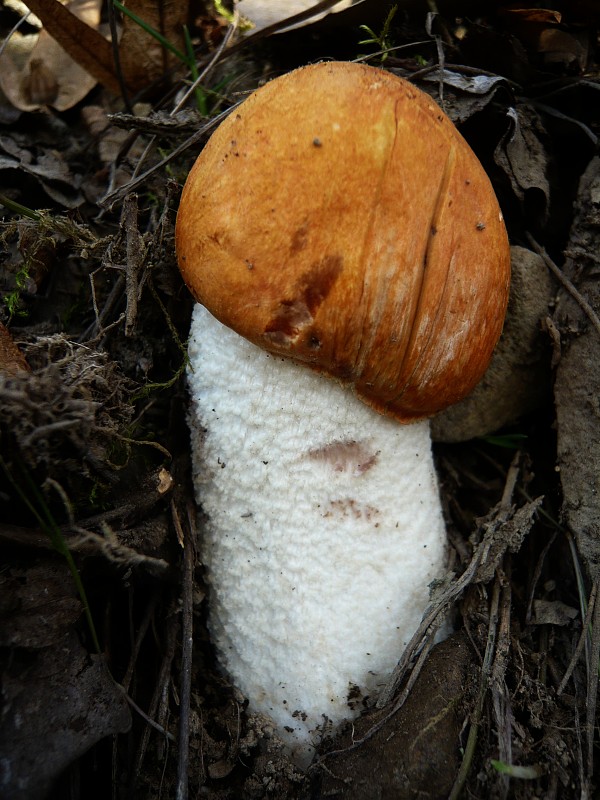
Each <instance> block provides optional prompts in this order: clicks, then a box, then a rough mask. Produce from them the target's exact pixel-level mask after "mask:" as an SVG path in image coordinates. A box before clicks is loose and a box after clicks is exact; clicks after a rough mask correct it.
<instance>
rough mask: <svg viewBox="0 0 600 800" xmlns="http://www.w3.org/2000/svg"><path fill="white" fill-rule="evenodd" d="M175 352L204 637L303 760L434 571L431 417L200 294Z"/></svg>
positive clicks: (394, 652)
mask: <svg viewBox="0 0 600 800" xmlns="http://www.w3.org/2000/svg"><path fill="white" fill-rule="evenodd" d="M189 354H190V363H191V367H192V370H193V371H192V372H190V375H189V385H190V390H191V396H192V401H193V408H192V445H193V453H194V480H195V486H196V492H197V501H198V503H199V505H200V506H201V507H202V509H203V511H204V514H205V517H206V518H205V521H204V522H203V524H202V533H201V535H202V545H201V557H202V560H203V563H204V564H205V566H206V570H207V577H208V581H209V586H210V592H211V596H210V625H211V632H212V636H213V639H214V643H215V645H216V648H217V650H218V653H219V656H220V659H221V660H222V663H223V665H224V667H225V668H226V670H227V672H228V673H229V674H230V676H231V678H232V680H233V681H234V683H235V685H236V686H237V687H238V688H239V689H240V690H241V691H242V692H243V693H244V695H245V696H246V697H247V698H248V699H249V703H250V709H251V710H252V711H256V712H262V713H264V714H266V715H268V716H270V717H271V718H272V719H273V720H274V722H275V723H276V725H277V727H278V732H279V734H280V736H281V737H282V738H283V739H284V741H285V742H286V743H287V744H288V745H289V747H290V748H291V750H292V751H293V753H294V756H295V758H296V760H297V761H299V762H301V763H304V764H306V763H307V761H308V759H309V758H310V755H311V754H312V747H313V745H314V744H317V743H318V741H319V739H320V737H321V735H322V733H323V732H324V731H328V730H330V729H332V728H333V727H335V726H336V725H338V724H339V723H340V722H341V721H342V720H345V719H349V718H352V717H353V716H356V714H357V713H358V712H359V711H360V710H361V709H362V708H363V707H364V700H365V698H366V697H371V698H373V696H374V695H376V694H377V692H378V690H379V688H380V687H382V686H383V685H384V684H385V682H386V680H387V679H388V677H389V675H390V673H391V671H392V669H393V668H394V665H395V664H396V662H397V660H398V658H399V657H400V655H401V654H402V651H403V648H404V647H405V645H406V643H407V642H408V640H409V639H410V637H411V635H412V634H413V633H414V631H415V629H416V628H417V626H418V624H419V622H420V620H421V616H422V613H423V611H424V609H425V607H426V606H427V604H428V598H429V588H428V586H429V584H430V583H431V581H433V580H434V579H435V578H436V577H439V576H440V575H441V574H442V572H443V569H444V561H445V529H444V524H443V520H442V514H441V510H440V501H439V494H438V486H437V481H436V475H435V471H434V467H433V462H432V457H431V444H430V438H429V426H428V423H427V422H421V423H416V424H413V425H408V426H404V425H400V424H398V423H396V422H395V421H394V420H392V419H389V418H386V417H383V416H381V415H379V414H377V413H375V412H374V411H372V410H371V409H370V408H368V407H367V406H365V405H364V404H363V403H361V402H360V401H359V400H357V399H356V398H355V397H354V396H353V394H352V393H351V392H350V391H348V390H345V389H343V388H342V387H341V386H339V385H338V384H337V383H336V382H335V381H333V380H331V379H329V378H326V377H323V376H321V375H319V374H316V373H314V372H312V371H311V370H310V369H307V368H306V367H302V366H298V365H296V364H294V363H292V362H289V361H286V360H283V359H281V358H279V357H277V356H273V355H270V354H268V353H266V352H263V351H262V350H260V349H258V348H257V347H256V346H254V345H252V344H250V343H249V342H247V341H246V340H244V339H243V338H242V337H240V336H238V335H237V334H236V333H234V332H233V331H231V330H230V329H228V328H225V327H224V326H223V325H221V323H219V322H217V321H216V320H215V319H214V317H212V316H211V315H210V314H209V313H208V312H207V311H206V310H205V309H204V308H203V307H202V306H200V305H198V306H196V308H195V312H194V318H193V323H192V331H191V339H190V347H189Z"/></svg>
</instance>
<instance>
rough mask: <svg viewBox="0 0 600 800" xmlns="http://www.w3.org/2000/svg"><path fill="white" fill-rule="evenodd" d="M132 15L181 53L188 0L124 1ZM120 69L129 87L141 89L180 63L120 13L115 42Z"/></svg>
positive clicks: (135, 23) (153, 38)
mask: <svg viewBox="0 0 600 800" xmlns="http://www.w3.org/2000/svg"><path fill="white" fill-rule="evenodd" d="M126 5H127V8H128V9H129V11H131V12H132V13H133V14H136V15H137V16H138V17H140V19H143V20H144V22H145V23H146V24H147V25H149V26H150V27H151V28H153V29H154V30H155V31H158V33H160V34H161V35H162V36H164V38H165V39H166V40H167V41H168V42H169V43H170V44H172V45H173V46H174V47H176V48H177V49H178V50H179V51H180V52H181V53H185V40H184V35H183V27H184V25H185V24H186V23H187V22H188V5H189V4H188V2H178V1H177V0H162V1H161V2H158V3H157V2H156V1H155V0H127V3H126ZM119 57H120V59H121V69H122V71H123V74H124V75H125V76H126V77H127V84H128V86H130V87H131V88H132V89H136V90H139V89H142V88H144V87H145V86H148V84H150V83H151V82H152V81H155V80H158V79H160V78H161V77H162V76H163V75H165V73H166V72H167V71H168V70H170V69H172V68H173V67H177V66H178V65H180V66H181V67H183V66H184V65H183V62H181V61H180V60H179V59H177V57H176V56H175V55H173V53H170V52H169V51H168V50H167V49H166V48H165V47H163V46H162V45H161V44H160V42H158V41H157V40H156V38H155V37H153V36H152V35H151V34H150V33H148V32H147V31H145V30H144V29H143V28H142V27H141V26H140V25H139V24H138V23H137V22H135V20H132V19H131V17H128V16H127V15H126V14H124V15H123V35H122V36H121V40H120V44H119Z"/></svg>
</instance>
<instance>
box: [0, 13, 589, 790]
mask: <svg viewBox="0 0 600 800" xmlns="http://www.w3.org/2000/svg"><path fill="white" fill-rule="evenodd" d="M400 5H401V6H402V9H400V10H399V11H398V12H397V14H396V16H395V17H394V19H393V22H392V25H391V28H390V31H389V42H390V43H391V44H392V45H393V46H395V47H398V48H400V47H402V48H403V49H398V50H394V51H392V52H391V53H390V54H389V55H388V57H387V58H386V59H385V61H384V64H383V66H384V67H385V68H386V69H391V70H393V71H394V72H396V73H397V74H398V75H401V76H403V77H406V78H408V79H411V80H414V82H415V83H416V84H417V85H418V86H420V87H421V88H423V89H424V90H425V91H428V92H429V93H430V94H431V95H432V96H433V97H434V98H435V99H436V100H437V101H438V102H440V104H441V105H442V106H443V107H444V108H445V110H446V112H447V113H448V114H449V115H450V116H451V118H452V119H453V120H454V121H455V123H456V124H457V126H458V127H459V129H460V130H461V132H462V133H463V135H464V136H465V137H466V138H467V140H468V141H469V143H470V144H471V146H472V147H473V149H474V150H475V152H476V153H477V155H478V156H479V158H480V160H481V161H482V163H483V165H484V166H485V168H486V170H487V171H488V174H489V175H490V177H491V179H492V182H493V184H494V187H495V189H496V192H497V195H498V198H499V201H500V203H501V206H502V210H503V213H504V216H505V219H506V220H507V226H508V230H509V235H510V239H511V244H513V245H519V246H521V247H523V248H526V249H527V250H529V251H531V252H532V253H535V254H536V257H537V258H538V259H540V258H541V259H543V261H544V263H545V265H546V267H547V269H548V270H549V274H550V275H551V283H550V284H549V285H550V290H549V295H548V298H547V302H545V303H544V305H545V308H544V310H543V312H540V313H537V312H536V314H535V315H534V318H533V323H532V324H533V325H534V327H535V338H533V339H532V341H534V342H535V345H534V346H535V349H536V352H535V353H532V352H531V350H529V351H528V353H529V356H528V358H530V359H531V361H530V362H528V363H527V364H521V365H520V366H521V367H523V371H524V372H527V371H528V372H529V374H530V376H534V379H533V380H531V381H530V382H529V383H527V384H526V385H527V387H528V388H527V391H524V392H522V394H523V395H524V397H523V398H522V399H521V400H520V401H519V408H518V409H515V408H514V404H511V406H510V408H511V410H510V413H508V412H507V413H506V414H504V412H503V411H502V410H500V409H501V408H502V397H501V395H502V390H501V389H500V390H498V392H496V393H495V394H498V395H499V396H498V397H497V398H496V399H497V401H498V411H497V412H496V416H495V420H496V422H497V424H496V425H494V426H493V427H494V428H499V430H493V431H492V430H488V431H487V433H490V434H491V433H493V434H494V436H478V437H477V438H469V439H468V440H467V441H462V442H459V441H455V439H456V437H454V436H452V435H444V434H440V436H442V438H444V440H445V441H443V442H442V441H439V442H438V443H437V444H436V445H435V455H436V460H437V465H438V469H439V475H440V481H441V486H442V493H443V501H444V506H445V512H446V516H447V522H448V532H449V539H450V543H451V548H452V559H451V567H452V577H451V579H450V580H449V581H448V583H447V584H444V586H442V587H440V588H439V591H438V593H437V595H436V596H435V597H434V607H435V608H437V609H438V610H440V611H441V610H447V609H450V613H451V619H452V625H453V628H454V631H455V632H454V633H453V634H452V635H451V636H450V637H449V638H448V639H447V640H446V641H444V642H442V643H441V644H437V645H435V646H434V645H432V643H430V642H429V643H428V642H427V639H425V645H424V649H423V650H418V649H417V650H416V651H414V652H411V653H410V654H409V656H406V655H405V657H404V659H403V660H402V661H401V665H400V666H401V669H400V670H399V673H398V675H397V676H396V680H395V681H394V682H393V684H391V685H390V687H389V692H388V693H387V701H388V702H387V704H386V705H385V706H384V707H383V708H370V709H368V710H367V711H366V713H365V715H364V716H363V717H361V719H360V720H358V722H357V723H356V725H355V726H354V727H353V728H352V729H351V730H348V731H342V732H341V734H340V736H339V738H338V740H336V741H333V742H327V743H326V744H325V745H324V746H323V748H322V752H321V753H320V754H319V756H318V758H317V760H316V762H315V764H314V765H313V767H312V768H311V769H310V770H309V772H308V773H307V774H306V775H304V774H302V773H300V772H299V771H298V770H297V769H295V768H294V767H293V765H292V764H290V763H289V761H288V760H287V758H286V755H285V753H284V752H283V750H282V748H281V746H280V745H279V743H278V741H277V738H276V736H275V734H274V732H273V730H272V727H271V726H270V724H269V721H268V720H265V719H261V718H256V717H252V716H250V715H248V714H247V713H246V710H245V708H246V701H245V698H243V697H241V696H240V695H239V693H237V691H236V690H235V687H233V686H231V685H230V684H229V682H228V681H227V678H226V677H225V676H223V675H222V674H221V673H220V671H219V668H218V665H217V663H216V661H215V658H214V654H213V651H212V648H211V642H210V637H209V634H208V631H207V628H206V602H207V601H206V596H205V587H204V583H203V571H202V564H201V563H199V561H198V559H197V558H196V555H195V552H196V551H195V546H196V542H197V537H198V535H199V530H198V528H197V524H196V508H195V504H194V499H193V491H192V488H191V479H190V464H189V449H188V434H187V429H186V424H185V415H186V409H187V396H186V385H185V366H186V354H185V352H186V347H185V343H186V339H187V333H188V328H189V321H190V314H191V310H192V299H191V297H190V296H189V294H188V292H187V290H186V288H185V287H184V285H183V283H182V281H181V278H180V276H179V273H178V270H177V265H176V259H175V251H174V235H173V230H174V221H175V215H176V211H177V204H178V198H179V193H180V190H181V186H182V185H183V182H184V180H185V177H186V175H187V173H188V171H189V169H190V167H191V165H192V163H193V161H194V159H195V157H196V156H197V155H198V152H199V151H200V149H201V147H202V143H203V142H204V141H205V140H206V138H207V136H208V134H209V132H210V130H209V129H210V126H211V119H214V116H215V115H216V114H218V113H220V112H222V111H225V110H226V109H227V108H229V107H230V106H231V105H232V104H233V103H234V102H236V101H237V100H238V99H240V97H243V96H244V94H243V93H245V92H248V91H251V90H253V89H254V88H256V87H257V86H258V85H259V84H260V83H261V82H262V81H264V80H265V79H267V78H269V77H272V76H275V75H277V74H281V73H282V72H285V71H287V70H288V69H291V68H293V67H295V66H299V65H302V64H305V63H308V62H310V61H314V60H316V59H319V58H331V57H334V58H340V59H353V58H356V57H357V55H358V54H359V53H362V52H365V51H369V52H371V51H374V50H375V48H374V47H373V46H370V45H359V44H358V42H359V41H360V40H361V39H364V38H366V35H365V32H364V30H361V29H360V28H359V25H360V24H364V23H368V24H369V25H370V26H371V27H372V28H373V29H374V30H375V31H379V30H381V28H382V25H383V20H384V18H385V13H384V12H382V11H381V8H380V5H379V4H377V3H372V2H367V3H366V4H365V5H364V8H362V11H361V10H360V8H361V7H359V8H358V9H353V10H352V12H349V14H348V15H345V14H340V15H335V16H336V18H337V17H339V18H337V19H336V20H332V19H330V18H325V20H324V21H322V22H318V23H314V24H312V25H310V26H305V27H302V28H299V29H298V30H297V31H294V32H291V33H285V34H276V35H271V36H264V37H262V38H261V37H255V38H254V39H252V38H251V39H249V41H248V43H247V44H246V45H244V46H242V45H239V44H236V45H234V47H233V48H232V47H231V45H230V46H229V47H225V48H224V49H223V50H222V51H221V52H220V55H218V57H217V58H216V59H215V61H214V63H213V64H212V65H211V68H210V70H209V71H208V72H207V75H206V77H205V86H206V87H207V88H209V89H212V90H214V93H213V94H209V95H208V97H209V103H208V105H209V107H208V109H207V114H208V115H212V116H205V117H204V118H201V117H200V116H199V115H198V114H197V112H196V111H194V110H193V108H192V106H191V105H189V104H188V106H187V107H186V110H184V111H181V112H178V113H177V114H175V115H173V116H169V115H168V114H169V111H171V109H173V107H174V100H173V96H174V93H173V91H172V89H179V88H180V87H181V85H182V84H180V83H179V84H178V83H177V82H176V76H173V75H168V76H166V77H165V80H164V81H163V82H162V83H160V84H159V85H158V87H157V86H154V87H153V88H152V90H151V91H150V90H148V92H147V93H146V96H145V98H144V99H145V101H146V103H147V105H146V106H145V107H144V109H143V111H142V116H139V117H134V116H132V115H131V114H129V113H127V109H126V108H125V107H124V105H123V103H122V102H121V100H119V99H118V98H115V96H114V95H111V94H109V92H108V91H107V90H106V88H104V87H103V86H101V85H98V86H96V88H95V89H93V90H92V91H91V92H90V93H89V94H88V95H87V96H86V97H85V98H84V99H83V100H81V101H79V102H78V103H77V104H76V105H75V106H74V107H72V108H70V109H68V110H66V111H61V112H58V111H56V110H55V109H53V108H52V107H50V106H48V107H45V108H43V109H42V110H39V111H28V112H23V113H20V112H16V111H14V109H9V108H8V106H6V105H5V107H4V110H3V111H2V115H1V116H0V124H1V125H2V128H1V130H0V174H1V176H2V184H1V185H2V188H1V189H0V192H1V194H2V196H1V197H0V200H1V201H2V203H3V204H4V206H5V209H4V212H5V213H4V223H3V226H2V229H1V231H0V236H1V249H0V264H1V265H2V266H1V270H0V290H1V292H2V297H3V299H4V303H3V305H2V308H1V309H0V313H1V315H2V316H1V318H0V320H1V321H2V322H3V323H4V325H3V326H2V327H0V509H1V510H0V549H1V553H2V567H1V568H0V676H1V695H0V720H1V724H0V795H1V796H2V797H6V798H11V800H30V798H38V797H39V798H41V797H49V798H52V800H58V798H60V799H61V800H63V798H78V797H85V798H96V797H97V798H106V797H114V798H158V797H164V798H170V797H172V798H176V797H177V798H187V797H194V798H196V797H207V798H211V799H212V800H220V799H221V798H222V799H223V800H224V799H225V798H231V799H232V800H233V799H236V798H248V799H252V800H253V799H254V798H299V800H304V799H305V798H314V799H315V800H316V799H317V798H330V797H336V798H337V797H340V798H352V799H353V800H358V799H359V798H360V800H363V799H364V800H367V798H368V799H369V800H370V799H371V798H373V800H375V798H390V797H397V798H412V797H422V798H445V797H452V798H457V797H459V796H464V797H472V798H508V797H515V798H533V797H544V798H576V797H592V796H594V792H595V791H597V790H596V784H597V779H596V773H597V771H598V770H597V761H598V757H597V747H598V730H597V724H596V697H597V676H598V667H599V663H598V662H599V653H600V647H599V644H600V610H599V609H600V606H598V604H597V603H596V599H597V590H598V581H599V578H600V575H599V572H598V570H599V565H600V543H599V541H598V540H599V537H600V512H599V504H598V496H599V493H598V475H599V474H600V465H599V464H598V463H597V462H598V459H599V458H600V456H599V453H600V441H599V439H600V433H599V430H600V427H599V425H598V418H599V416H600V415H599V406H598V397H599V396H600V386H599V384H600V371H599V370H600V367H599V365H600V323H599V321H598V316H597V315H598V313H599V305H600V302H599V297H598V280H597V279H598V274H599V267H600V262H599V257H598V247H597V242H598V235H599V232H600V161H598V159H597V158H596V157H595V155H596V150H597V136H598V135H600V103H599V102H598V98H600V80H599V72H598V36H597V27H598V24H599V23H600V13H599V12H598V11H597V9H596V4H595V3H593V2H584V0H581V2H578V3H559V2H554V3H549V4H546V6H545V8H544V9H539V8H537V6H538V5H539V4H534V3H524V4H521V6H520V7H519V9H515V8H514V7H512V5H509V4H504V3H486V4H481V3H480V4H477V3H460V2H445V3H440V4H439V11H440V13H439V14H438V15H436V16H434V17H433V18H431V19H429V22H427V12H428V11H429V10H431V9H430V8H429V6H430V5H431V4H427V3H420V2H413V3H410V4H400ZM483 7H485V12H484V11H482V10H481V9H482V8H483ZM386 11H387V10H386ZM363 12H364V15H362V14H363ZM12 13H13V12H9V11H8V10H7V9H5V8H2V9H0V24H1V25H2V27H3V29H4V30H5V32H6V33H8V31H9V30H10V28H11V27H12V26H13V25H14V20H13V17H12ZM191 30H192V34H193V38H194V41H195V42H196V43H197V44H198V48H199V49H198V54H199V58H200V61H201V68H203V67H204V66H206V65H207V64H208V63H209V62H210V61H211V59H212V57H213V56H214V55H215V54H216V53H217V52H218V50H217V48H218V47H219V44H220V43H221V42H222V41H223V36H224V34H225V23H224V21H223V20H222V18H219V17H218V16H217V15H216V14H214V13H209V12H208V11H206V9H203V10H201V11H198V13H197V14H196V16H195V17H194V23H193V25H192V28H191ZM371 63H373V64H376V65H380V64H381V60H380V56H373V57H372V58H371ZM440 67H443V68H444V69H445V70H446V72H445V73H443V74H442V73H441V72H440ZM110 112H119V113H118V114H117V115H116V116H115V117H113V118H111V119H109V118H108V116H107V113H110ZM94 115H96V116H97V117H99V118H100V120H101V124H100V125H99V127H98V126H97V125H96V126H94V125H92V124H91V123H90V119H91V117H92V116H94ZM95 118H96V117H95ZM111 137H112V139H111ZM153 137H154V138H153ZM190 137H191V138H190ZM109 139H110V140H111V141H112V140H114V141H116V142H117V144H116V145H115V146H114V147H113V148H112V149H111V148H110V147H106V149H103V146H105V145H107V142H108V140H109ZM147 145H150V148H149V154H147V155H146V156H144V161H143V162H142V160H141V159H142V153H143V151H144V148H145V147H146V146H147ZM165 157H168V160H164V159H165ZM138 172H139V173H140V174H141V175H142V179H141V180H140V179H138V177H137V175H138ZM16 204H19V205H16ZM19 206H21V207H24V208H19ZM523 302H525V303H527V300H525V301H523ZM519 313H521V312H519ZM505 391H506V390H505ZM513 391H514V390H513V389H512V388H511V389H510V392H511V393H512V392H513ZM487 402H488V401H487V400H486V403H487ZM494 402H496V401H495V400H494ZM452 424H454V423H452ZM459 438H464V436H461V437H459ZM451 441H452V443H450V442H451ZM192 631H193V647H192V646H191V644H190V643H191V637H190V633H191V632H192ZM401 655H402V654H399V658H400V656H401Z"/></svg>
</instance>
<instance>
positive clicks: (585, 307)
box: [526, 233, 600, 335]
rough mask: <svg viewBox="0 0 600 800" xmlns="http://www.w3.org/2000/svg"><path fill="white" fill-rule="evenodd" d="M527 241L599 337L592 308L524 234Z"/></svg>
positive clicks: (598, 319) (598, 322) (598, 328)
mask: <svg viewBox="0 0 600 800" xmlns="http://www.w3.org/2000/svg"><path fill="white" fill-rule="evenodd" d="M526 237H527V241H528V242H529V244H530V245H531V246H532V248H533V249H534V250H535V252H536V253H537V254H538V255H539V256H541V257H542V258H543V260H544V263H545V264H546V266H547V267H548V269H549V270H550V272H551V273H552V274H553V275H554V277H555V278H556V279H557V281H558V282H559V283H560V285H561V286H562V287H563V289H565V291H567V292H568V293H569V294H570V295H571V297H572V298H573V300H575V302H576V303H577V304H578V305H579V306H580V307H581V310H582V311H583V312H584V314H585V315H586V316H587V317H588V319H589V320H590V322H591V323H592V325H593V326H594V328H595V329H596V332H597V333H598V334H599V335H600V318H599V317H598V315H597V314H596V312H595V311H594V309H593V308H592V306H591V305H590V304H589V303H588V301H587V300H586V299H585V297H584V296H583V295H582V294H581V293H580V292H579V291H578V290H577V289H576V288H575V286H574V285H573V284H572V283H571V281H570V280H569V279H568V278H567V276H566V275H565V274H564V272H563V271H562V270H561V269H560V267H558V266H557V265H556V264H555V263H554V261H553V260H552V259H551V258H550V256H549V255H548V253H547V252H546V251H545V250H544V248H543V247H540V245H539V244H538V243H537V242H536V240H535V239H534V238H533V236H532V235H531V234H530V233H527V234H526Z"/></svg>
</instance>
